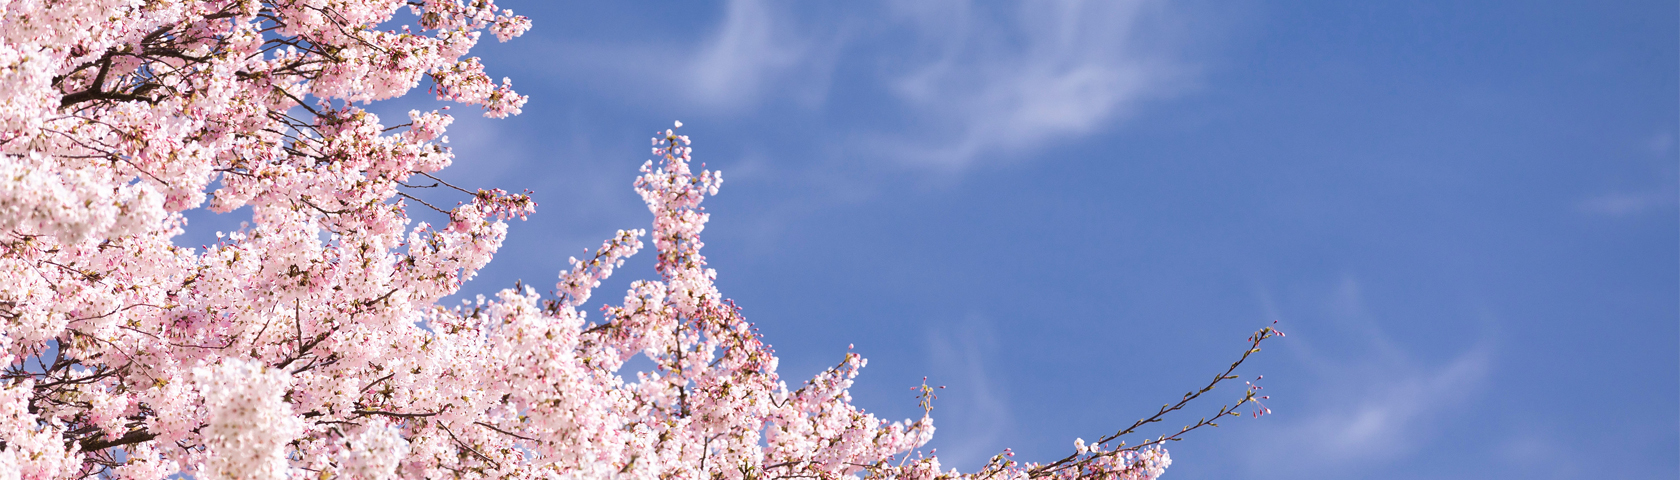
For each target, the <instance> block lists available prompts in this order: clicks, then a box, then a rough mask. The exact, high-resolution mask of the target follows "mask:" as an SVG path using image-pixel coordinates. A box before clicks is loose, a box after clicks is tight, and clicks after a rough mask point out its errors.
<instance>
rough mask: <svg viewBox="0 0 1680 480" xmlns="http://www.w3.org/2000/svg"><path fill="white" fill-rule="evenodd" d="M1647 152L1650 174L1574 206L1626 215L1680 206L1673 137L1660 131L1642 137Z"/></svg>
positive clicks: (1590, 212)
mask: <svg viewBox="0 0 1680 480" xmlns="http://www.w3.org/2000/svg"><path fill="white" fill-rule="evenodd" d="M1643 147H1644V150H1646V151H1647V152H1648V153H1649V156H1644V158H1640V159H1639V160H1641V161H1649V162H1651V164H1650V167H1649V168H1650V169H1649V170H1648V171H1649V172H1650V178H1649V179H1645V180H1644V181H1640V182H1637V183H1638V184H1643V185H1637V186H1635V187H1634V188H1627V189H1623V190H1619V191H1613V192H1610V193H1602V194H1598V195H1594V196H1591V197H1588V198H1586V199H1584V200H1581V201H1579V202H1577V203H1576V205H1575V209H1576V210H1578V211H1580V212H1583V213H1589V214H1596V215H1606V216H1612V217H1627V216H1633V215H1639V214H1644V213H1647V212H1653V211H1662V212H1670V211H1672V210H1673V209H1674V208H1675V207H1680V182H1677V181H1676V180H1675V174H1676V173H1677V172H1676V169H1677V168H1680V167H1677V166H1676V165H1675V163H1674V160H1675V151H1674V147H1675V139H1674V134H1673V133H1671V132H1666V131H1665V132H1660V133H1657V134H1656V135H1652V136H1651V137H1650V138H1649V139H1647V140H1646V141H1645V144H1644V145H1643Z"/></svg>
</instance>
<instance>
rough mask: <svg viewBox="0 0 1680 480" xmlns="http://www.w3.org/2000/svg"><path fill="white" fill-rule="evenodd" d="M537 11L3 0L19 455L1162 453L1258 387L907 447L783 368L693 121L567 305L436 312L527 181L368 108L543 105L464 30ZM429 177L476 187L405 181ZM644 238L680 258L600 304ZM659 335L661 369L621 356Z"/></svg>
mask: <svg viewBox="0 0 1680 480" xmlns="http://www.w3.org/2000/svg"><path fill="white" fill-rule="evenodd" d="M529 27H530V22H529V21H528V20H527V19H526V18H524V17H521V16H517V15H514V14H513V12H511V11H508V10H506V9H502V8H499V7H498V6H496V5H495V3H494V2H493V1H492V0H263V1H258V0H65V1H43V0H0V153H3V160H0V325H3V328H0V347H3V350H4V356H5V358H4V364H5V365H6V367H5V371H4V373H3V375H4V376H3V377H0V480H10V479H55V478H66V479H68V478H87V477H98V478H137V479H161V478H179V477H175V476H177V475H185V476H188V477H191V478H204V479H209V478H240V479H244V478H251V479H277V478H339V477H342V478H365V479H373V478H397V477H401V478H445V477H466V478H481V477H489V478H528V477H534V478H605V477H615V478H616V477H625V478H691V479H700V478H728V479H770V478H845V477H867V478H955V477H973V478H994V477H995V478H1040V477H1053V478H1075V477H1081V478H1082V477H1101V478H1155V477H1156V476H1159V475H1160V474H1161V472H1162V471H1163V470H1164V469H1165V468H1166V467H1167V466H1168V465H1169V464H1170V462H1171V460H1170V458H1169V457H1168V455H1167V452H1166V450H1164V449H1163V448H1162V444H1164V443H1165V442H1168V441H1172V440H1177V439H1178V438H1180V435H1182V434H1183V433H1184V432H1185V431H1188V430H1193V429H1195V428H1198V427H1201V426H1205V425H1213V422H1214V421H1215V420H1217V419H1219V418H1222V417H1225V416H1227V415H1235V414H1237V413H1238V412H1237V409H1238V408H1239V407H1242V406H1244V405H1248V404H1254V405H1256V406H1255V407H1254V408H1256V409H1257V411H1263V408H1264V407H1259V406H1258V404H1257V403H1256V400H1257V399H1258V398H1262V397H1257V396H1256V388H1257V387H1253V386H1252V385H1250V387H1249V389H1248V390H1246V392H1245V393H1244V395H1243V396H1242V397H1241V399H1240V401H1238V402H1236V403H1235V404H1231V405H1228V406H1225V407H1221V408H1220V409H1218V410H1217V411H1216V414H1215V415H1213V416H1212V417H1210V418H1212V419H1214V420H1208V419H1204V420H1202V421H1200V422H1197V423H1195V424H1192V425H1190V426H1187V427H1185V428H1184V429H1181V430H1180V431H1179V432H1178V433H1175V434H1172V435H1163V436H1158V437H1154V438H1146V439H1144V440H1143V441H1141V442H1139V443H1136V444H1128V443H1126V442H1124V441H1122V440H1121V437H1122V436H1124V435H1131V434H1133V433H1134V432H1135V431H1137V430H1138V429H1139V428H1140V427H1144V426H1146V425H1148V424H1151V423H1155V422H1158V421H1161V419H1162V417H1163V416H1164V415H1166V414H1168V413H1172V412H1175V411H1178V410H1180V409H1183V408H1185V407H1186V405H1188V404H1189V402H1190V401H1192V400H1196V399H1197V398H1199V397H1200V396H1201V395H1202V394H1204V393H1207V392H1208V391H1210V390H1211V389H1212V388H1213V386H1214V385H1215V384H1218V383H1220V382H1222V381H1228V380H1232V379H1235V378H1237V377H1236V376H1234V375H1233V374H1232V372H1233V371H1234V369H1235V368H1236V367H1237V366H1238V365H1240V364H1241V363H1242V360H1241V359H1239V360H1238V361H1237V362H1236V363H1234V364H1232V366H1231V368H1232V370H1228V371H1226V372H1224V373H1223V374H1220V375H1217V376H1216V377H1215V379H1214V380H1213V381H1212V382H1210V383H1209V384H1208V385H1207V386H1206V387H1205V388H1202V389H1201V390H1199V391H1195V392H1191V393H1189V394H1186V395H1185V396H1184V398H1183V399H1182V401H1181V402H1178V403H1176V404H1170V405H1166V406H1163V407H1162V409H1161V410H1160V412H1158V413H1157V414H1156V415H1154V416H1151V417H1149V418H1146V419H1144V420H1140V421H1139V422H1138V423H1137V424H1135V425H1132V426H1131V427H1130V428H1126V429H1123V430H1121V431H1119V432H1116V433H1115V434H1113V435H1108V436H1104V437H1101V438H1099V439H1097V441H1094V442H1091V443H1089V444H1087V443H1085V442H1084V441H1083V440H1079V441H1076V442H1074V451H1073V452H1072V453H1071V454H1070V455H1069V456H1068V457H1066V458H1063V459H1061V460H1057V461H1054V462H1050V463H1017V462H1015V461H1013V460H1012V459H1011V458H1010V455H1009V454H1008V452H1005V453H1003V454H1000V455H998V456H996V457H994V458H993V459H992V461H991V462H990V463H988V464H987V465H986V466H984V467H983V468H982V469H981V470H980V471H977V472H957V471H954V470H949V469H942V468H941V466H940V464H939V461H938V459H937V458H936V457H933V456H929V455H922V454H919V453H916V449H917V448H918V447H920V446H921V445H923V444H924V443H926V442H927V441H928V439H929V438H930V437H931V435H932V434H933V431H934V429H933V424H932V420H931V419H930V418H929V417H928V416H927V415H924V416H923V417H922V418H920V419H915V420H903V421H898V422H888V421H885V420H883V419H879V418H876V417H875V416H874V415H872V414H869V413H867V412H865V411H863V410H862V409H859V408H857V407H856V406H854V405H852V404H851V398H850V396H849V395H848V393H847V389H848V387H849V386H850V385H851V384H852V381H853V379H854V378H855V377H856V375H857V374H858V372H859V369H860V368H862V367H863V366H864V364H865V361H864V360H863V359H862V358H860V357H859V356H857V355H856V354H851V353H847V354H846V355H845V357H844V358H843V360H841V361H840V362H839V363H838V364H837V365H835V366H834V367H832V368H829V369H827V370H826V371H824V372H822V373H820V374H818V375H817V376H816V377H815V378H811V379H809V380H804V381H802V382H796V383H795V384H794V385H792V386H790V385H789V384H788V382H787V381H785V380H783V379H782V378H781V377H780V376H778V374H777V370H776V365H777V360H776V357H775V356H774V355H773V354H772V351H771V350H770V349H769V347H768V346H767V345H766V344H765V343H764V341H763V339H762V338H761V337H760V336H759V334H758V333H757V332H756V331H755V330H754V329H753V326H752V324H751V323H748V322H747V321H746V320H745V319H744V318H743V317H742V315H741V312H740V310H739V309H738V308H736V307H735V305H734V304H733V303H731V302H730V301H729V300H727V299H726V298H725V297H723V296H722V294H720V293H719V292H718V290H717V288H716V287H715V286H714V284H713V280H714V279H715V278H716V276H717V272H716V271H715V270H713V269H711V268H708V265H707V263H706V258H705V257H704V256H703V255H701V253H700V252H701V247H702V246H703V244H702V243H701V241H700V233H701V231H702V230H703V229H704V227H705V224H706V221H707V218H708V214H707V213H706V212H705V211H704V210H703V209H702V208H701V203H702V201H703V200H704V199H705V198H706V196H708V195H713V194H716V193H717V190H718V187H719V185H720V184H721V183H722V176H721V175H720V174H719V173H718V172H715V171H698V172H697V171H695V170H694V169H693V167H692V165H691V163H690V155H691V154H692V150H691V148H690V146H689V145H690V144H689V139H688V138H687V137H686V136H683V135H679V134H678V133H677V132H676V131H675V130H666V131H664V132H661V133H659V134H658V135H657V136H656V137H655V138H654V149H653V155H654V158H655V159H654V160H651V161H649V162H648V163H646V164H645V165H644V166H643V167H642V170H641V176H640V177H639V178H637V179H636V181H635V184H634V187H635V189H636V191H637V192H638V193H640V194H641V196H642V198H643V199H644V200H645V201H646V203H647V205H648V210H649V211H650V212H651V213H652V214H653V225H652V228H651V232H649V231H644V230H626V231H620V232H619V233H618V235H616V236H615V237H613V238H611V239H609V240H607V241H606V242H604V243H603V244H602V245H601V247H600V248H599V249H598V250H595V251H594V252H593V254H592V255H591V256H590V257H589V258H585V259H581V260H580V259H575V258H574V259H572V260H571V269H570V270H568V271H565V272H561V273H560V281H559V282H558V284H557V285H556V287H555V293H554V294H553V295H552V296H551V298H543V297H542V296H541V295H539V294H538V293H537V291H536V290H535V289H534V288H530V287H518V288H513V289H507V290H502V291H501V292H499V293H497V294H496V295H495V296H494V298H488V299H487V298H483V297H480V298H479V299H478V300H477V301H476V302H470V303H468V304H465V305H462V306H458V307H453V308H444V307H441V306H439V300H440V299H442V298H444V297H446V296H450V295H453V294H456V293H458V292H459V290H460V288H461V285H462V282H464V281H466V280H468V279H470V278H472V277H473V276H474V274H475V273H476V272H477V271H478V269H480V268H482V267H483V266H484V265H485V264H486V263H487V262H489V261H490V259H491V257H492V255H493V254H494V253H495V252H496V250H497V248H498V247H499V246H500V245H501V243H502V240H503V238H504V237H505V235H506V232H507V223H506V222H508V221H510V220H512V219H514V218H523V217H524V216H525V215H526V214H528V213H529V212H531V211H532V209H533V208H535V204H534V203H533V202H532V201H531V200H530V198H529V197H528V196H526V195H523V194H514V193H508V192H505V191H500V190H484V189H476V190H469V189H464V188H459V187H456V186H454V185H450V184H448V183H447V182H443V181H442V180H439V179H438V178H437V177H436V176H435V175H434V174H436V173H437V172H438V171H439V170H441V169H443V168H445V167H447V166H449V165H450V164H451V163H452V162H453V161H454V156H453V154H452V153H451V152H450V150H449V149H448V148H447V147H445V146H443V142H444V141H445V139H444V137H443V133H444V131H445V129H446V128H447V127H448V126H449V124H450V122H451V120H452V117H451V116H450V115H449V114H448V113H445V112H444V111H442V110H438V111H430V112H420V111H411V112H409V114H408V118H407V119H403V120H401V121H402V123H400V124H394V125H387V124H388V123H391V122H387V121H386V120H383V119H381V118H379V117H378V116H377V115H374V114H372V113H370V112H368V111H366V110H364V109H362V108H361V107H358V106H357V105H358V104H360V105H364V106H365V105H366V104H368V103H370V102H375V101H381V100H387V99H391V98H395V97H399V96H402V95H404V94H406V93H408V92H409V91H410V90H413V89H415V88H417V87H419V86H420V85H422V84H425V85H427V88H428V91H429V93H431V94H432V95H435V96H436V97H437V98H438V99H440V100H446V101H451V102H456V103H459V104H468V105H477V106H479V107H481V108H482V110H483V114H484V115H485V116H488V117H505V116H508V115H515V114H518V113H519V111H520V108H521V106H522V105H523V104H524V103H525V100H526V97H524V96H522V95H520V94H518V93H516V92H514V90H513V89H512V88H511V83H510V81H509V80H507V79H503V80H502V81H501V82H499V83H498V82H495V81H493V80H492V79H491V78H490V77H489V76H488V75H487V74H486V73H485V70H484V66H483V65H482V64H480V63H479V60H478V59H477V58H471V57H467V56H466V55H467V53H468V51H469V49H471V48H472V47H473V45H474V44H475V43H476V42H477V41H478V40H479V39H480V36H481V35H482V33H484V32H486V31H488V32H489V33H491V34H493V35H494V36H495V37H496V38H497V39H498V40H502V41H506V40H508V39H510V38H513V37H517V36H519V35H520V34H522V33H523V32H524V31H525V30H526V29H528V28H529ZM678 126H679V127H680V126H681V124H680V123H679V124H678ZM432 186H441V187H447V188H449V189H453V190H455V191H458V192H457V193H458V194H459V196H460V199H461V203H460V204H459V205H457V206H455V207H453V208H448V209H444V208H439V207H437V206H434V205H433V204H430V203H427V202H425V201H423V200H421V199H420V198H419V197H416V196H414V195H413V194H412V192H413V191H414V190H412V189H414V188H422V187H432ZM243 207H248V208H249V209H250V212H251V221H250V223H249V225H248V226H247V227H245V228H243V229H241V230H240V231H237V232H230V233H226V234H225V235H222V236H220V241H218V242H217V243H216V244H215V245H211V246H207V247H203V248H186V247H182V246H178V245H176V244H175V243H174V238H175V237H177V236H178V235H180V234H181V233H182V232H183V227H184V226H185V224H186V220H185V217H184V216H183V214H182V212H184V211H188V210H191V209H196V208H208V209H210V210H213V211H216V212H229V211H232V210H234V209H238V208H243ZM410 209H429V210H437V211H438V212H441V213H442V214H444V215H446V218H447V223H444V224H441V225H431V224H428V223H426V222H418V221H415V220H412V219H411V218H410V216H409V214H408V212H409V210H410ZM644 237H645V238H651V239H652V241H653V246H654V249H655V250H656V251H657V255H658V262H657V265H658V267H657V271H658V278H657V279H653V280H643V281H637V282H635V283H633V284H632V286H631V288H630V290H629V291H628V292H627V293H626V294H625V296H624V297H623V300H622V302H619V303H617V304H615V305H610V306H608V307H605V308H603V309H602V312H603V313H602V314H601V315H600V316H599V317H598V318H593V319H592V318H590V317H588V316H587V315H586V314H585V312H584V311H583V310H582V309H581V307H582V306H583V305H584V303H585V302H586V301H588V300H589V299H590V297H591V295H592V294H593V290H594V289H595V288H596V287H598V286H599V285H600V283H601V281H602V280H603V279H605V278H607V277H608V276H609V275H611V274H612V273H613V271H614V269H615V267H618V266H621V265H622V263H623V261H624V259H625V258H626V257H629V256H630V255H633V254H635V253H637V252H638V251H640V250H641V249H642V248H643V247H644V244H643V238H644ZM1274 335H1279V334H1278V333H1277V332H1276V331H1275V330H1272V329H1270V328H1267V329H1263V330H1261V331H1259V332H1256V333H1255V335H1254V336H1253V337H1251V338H1250V339H1249V340H1250V343H1249V347H1248V350H1246V352H1245V353H1244V354H1243V355H1242V359H1246V358H1247V357H1248V355H1249V354H1251V353H1253V352H1256V351H1258V345H1259V344H1260V342H1261V341H1263V340H1265V339H1267V338H1270V337H1272V336H1274ZM637 354H641V355H644V356H646V357H647V358H648V359H651V360H652V363H653V367H652V368H651V369H649V371H647V372H625V371H623V367H624V365H625V362H626V361H627V360H629V359H630V358H631V357H632V356H634V355H637ZM626 375H631V378H626ZM923 393H924V403H923V406H924V407H925V408H927V409H929V410H931V406H929V405H928V404H927V403H926V400H928V399H929V397H931V390H927V389H926V388H925V385H924V390H923Z"/></svg>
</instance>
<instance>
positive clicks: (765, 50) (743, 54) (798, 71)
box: [679, 0, 834, 109]
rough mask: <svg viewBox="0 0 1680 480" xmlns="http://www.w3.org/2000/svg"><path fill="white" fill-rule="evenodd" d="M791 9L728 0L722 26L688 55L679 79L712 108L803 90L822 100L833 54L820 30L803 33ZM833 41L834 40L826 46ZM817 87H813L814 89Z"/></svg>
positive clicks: (737, 105) (751, 0) (759, 1)
mask: <svg viewBox="0 0 1680 480" xmlns="http://www.w3.org/2000/svg"><path fill="white" fill-rule="evenodd" d="M786 6H787V5H785V4H781V3H777V2H766V1H763V0H730V1H729V3H728V5H727V6H726V7H725V11H724V16H723V22H722V24H720V25H719V26H718V28H717V29H716V31H715V32H714V33H712V34H711V36H710V37H709V38H707V39H706V40H705V41H704V42H703V43H702V44H701V45H700V47H699V49H698V51H697V52H695V53H694V54H693V55H691V56H689V57H688V64H687V66H686V68H685V69H684V70H682V71H680V72H681V73H682V74H683V78H681V79H679V81H680V82H681V85H684V86H685V87H686V88H687V89H688V91H689V93H690V94H691V96H692V98H693V99H694V100H697V101H699V102H701V103H702V104H704V105H707V106H710V107H721V108H731V109H733V108H740V107H744V106H747V105H750V104H752V103H754V102H756V101H758V100H759V99H760V98H761V97H762V96H763V95H765V94H766V93H768V92H767V90H771V89H777V90H793V91H798V90H800V89H801V88H803V90H804V93H806V95H805V97H807V98H810V97H812V96H813V95H817V96H820V92H821V91H823V90H825V89H826V85H827V82H828V73H829V70H831V69H832V66H833V60H834V58H833V57H834V56H833V52H832V50H825V49H823V48H820V47H821V46H822V45H823V44H824V43H825V39H823V38H818V37H817V34H816V33H815V32H816V31H817V30H811V29H801V28H799V27H800V26H799V24H798V23H797V22H796V19H795V18H793V17H792V16H791V14H790V13H789V12H786V11H783V10H780V9H782V8H784V7H786ZM828 43H832V42H828ZM813 86H815V88H813Z"/></svg>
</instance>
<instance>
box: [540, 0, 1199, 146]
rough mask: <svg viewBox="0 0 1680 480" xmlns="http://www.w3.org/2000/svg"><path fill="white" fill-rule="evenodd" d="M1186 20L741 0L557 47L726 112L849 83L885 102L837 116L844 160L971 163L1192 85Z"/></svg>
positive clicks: (1019, 6) (587, 65)
mask: <svg viewBox="0 0 1680 480" xmlns="http://www.w3.org/2000/svg"><path fill="white" fill-rule="evenodd" d="M1000 6H1001V8H1000ZM1173 8H1178V7H1173ZM1180 16H1182V15H1181V14H1180V13H1178V12H1176V11H1174V10H1172V9H1171V8H1169V4H1168V3H1167V2H1156V1H1152V0H1111V1H1085V0H1056V1H1038V2H1019V3H1014V4H1008V5H1002V4H993V3H987V2H972V1H969V0H930V1H926V2H882V3H862V2H860V3H851V4H845V5H844V6H840V7H811V6H803V5H802V6H794V5H789V4H783V3H777V2H767V1H764V0H730V1H729V2H727V3H726V4H725V6H724V11H723V12H721V15H720V16H719V17H718V18H719V20H718V22H717V23H716V24H715V25H714V26H712V27H710V28H706V29H703V30H702V32H703V33H701V34H700V35H699V36H698V37H695V38H681V39H663V40H654V41H651V42H650V43H644V44H602V45H595V44H589V45H586V44H576V43H560V44H553V45H549V46H545V47H542V48H544V49H546V50H550V51H552V52H555V53H554V54H555V56H557V57H558V58H563V59H564V61H563V62H557V64H564V65H565V68H566V69H567V70H568V71H566V72H557V73H562V74H564V75H568V76H581V77H582V80H583V81H584V82H586V83H589V84H593V87H594V88H599V89H603V90H607V91H612V92H621V93H622V92H625V91H635V92H647V91H661V92H670V93H674V94H676V95H675V96H669V95H667V96H659V97H661V98H663V100H660V101H673V100H675V101H681V102H688V103H690V104H691V105H694V106H699V107H703V108H706V109H709V110H712V111H718V112H750V111H754V110H753V109H756V108H761V107H764V106H767V105H769V104H771V103H773V102H778V101H792V102H794V104H796V105H800V106H803V107H808V108H810V109H812V110H813V111H814V112H816V113H817V114H818V115H824V114H826V113H825V112H823V111H822V109H821V108H820V107H822V106H824V105H827V104H829V100H831V98H830V97H831V86H832V85H835V84H837V83H841V82H844V83H845V84H846V85H847V86H848V93H847V95H849V96H848V97H847V99H848V101H861V102H869V103H872V104H875V103H878V104H879V105H880V108H873V109H870V110H868V111H863V112H859V111H855V110H849V111H847V112H848V113H846V114H845V115H846V116H847V118H844V119H841V118H831V120H835V121H834V122H832V123H831V127H832V128H831V130H830V131H829V132H827V133H828V134H829V136H830V137H833V138H843V139H846V140H845V142H847V143H849V144H853V145H851V146H852V147H853V148H849V149H845V150H846V151H845V152H842V153H841V154H842V155H847V156H867V157H884V158H890V159H894V160H898V161H902V162H906V163H909V164H913V165H921V166H933V167H943V168H948V169H962V168H964V167H967V166H970V165H973V164H975V163H976V162H978V161H981V160H982V159H986V158H995V157H999V156H1015V155H1017V154H1020V153H1022V152H1023V151H1028V150H1031V149H1034V148H1038V147H1041V146H1043V145H1045V144H1047V143H1050V142H1053V141H1056V140H1059V139H1066V138H1074V137H1078V136H1082V135H1088V134H1092V133H1094V132H1099V131H1103V130H1105V129H1107V128H1109V126H1110V125H1112V124H1115V123H1117V122H1121V121H1123V120H1124V119H1126V118H1127V117H1128V116H1129V115H1131V114H1132V113H1134V112H1135V111H1136V109H1137V107H1138V106H1139V105H1140V103H1141V102H1143V101H1145V100H1147V99H1150V98H1155V97H1162V96H1167V95H1170V94H1172V93H1173V92H1175V91H1176V90H1177V89H1179V88H1180V87H1182V86H1183V85H1185V84H1186V83H1188V80H1189V79H1191V78H1193V77H1194V75H1193V74H1192V70H1193V69H1192V68H1190V67H1189V66H1188V65H1189V63H1188V62H1186V61H1184V60H1183V58H1182V57H1183V56H1184V55H1183V54H1182V52H1181V50H1183V49H1182V48H1179V47H1180V46H1181V45H1180V44H1182V43H1183V42H1179V41H1178V39H1179V37H1181V35H1179V32H1178V31H1177V30H1178V29H1176V27H1178V26H1180V25H1181V23H1182V22H1179V21H1178V17H1180ZM842 64H844V65H846V66H847V68H846V69H844V70H842V69H841V68H840V67H841V66H842ZM855 95H864V97H855ZM656 96H658V95H656ZM666 107H668V105H665V104H661V108H666Z"/></svg>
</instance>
